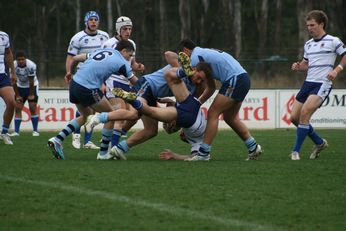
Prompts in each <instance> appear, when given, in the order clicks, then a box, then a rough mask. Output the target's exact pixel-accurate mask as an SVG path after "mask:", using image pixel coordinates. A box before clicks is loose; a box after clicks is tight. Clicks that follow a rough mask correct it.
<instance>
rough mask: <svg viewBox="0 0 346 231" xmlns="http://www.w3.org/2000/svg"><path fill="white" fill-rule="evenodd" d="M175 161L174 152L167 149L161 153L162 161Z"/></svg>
mask: <svg viewBox="0 0 346 231" xmlns="http://www.w3.org/2000/svg"><path fill="white" fill-rule="evenodd" d="M170 159H173V152H172V151H171V150H169V149H165V150H164V151H163V152H161V153H160V160H170Z"/></svg>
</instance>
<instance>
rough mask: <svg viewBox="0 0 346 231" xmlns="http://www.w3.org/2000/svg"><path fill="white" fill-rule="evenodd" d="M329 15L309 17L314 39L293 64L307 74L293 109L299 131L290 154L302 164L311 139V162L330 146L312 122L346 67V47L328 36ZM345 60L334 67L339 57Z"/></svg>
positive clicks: (307, 22) (293, 120) (322, 13)
mask: <svg viewBox="0 0 346 231" xmlns="http://www.w3.org/2000/svg"><path fill="white" fill-rule="evenodd" d="M327 23H328V17H327V15H326V14H325V13H324V12H323V11H320V10H313V11H310V12H309V13H308V14H307V17H306V26H307V29H308V32H309V34H310V35H311V37H312V39H310V40H309V41H307V42H306V43H305V46H304V57H303V60H302V61H300V62H296V63H293V64H292V70H293V71H307V77H306V80H305V81H304V84H303V85H302V87H301V88H300V91H299V92H298V94H297V95H296V98H295V101H294V103H293V106H292V112H291V121H292V123H293V124H294V125H295V126H296V127H297V132H296V142H295V145H294V147H293V150H292V152H291V154H290V157H291V159H292V160H299V159H300V156H299V152H300V149H301V146H302V144H303V143H304V140H305V138H306V137H307V136H309V137H310V138H311V139H312V141H313V142H314V143H315V146H314V149H313V151H312V153H311V154H310V159H316V158H318V157H319V155H320V153H321V151H322V150H323V149H325V148H326V147H327V146H328V143H327V141H326V140H325V139H322V138H321V137H320V136H319V135H317V133H316V132H315V131H314V128H313V127H312V125H311V124H310V118H311V116H312V115H313V114H314V113H315V111H316V110H317V109H318V108H319V107H320V106H321V105H322V103H323V102H324V100H325V99H326V98H327V97H328V95H329V93H330V91H331V90H332V82H333V80H334V79H335V78H336V77H337V75H338V74H339V73H340V72H341V71H342V70H343V69H344V67H345V66H346V46H345V45H344V44H343V43H342V41H341V40H340V39H339V38H337V37H334V36H331V35H328V34H326V31H325V30H326V27H327ZM337 55H340V56H342V59H341V61H340V63H339V64H338V65H337V66H336V67H334V63H335V59H336V56H337Z"/></svg>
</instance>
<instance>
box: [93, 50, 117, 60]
mask: <svg viewBox="0 0 346 231" xmlns="http://www.w3.org/2000/svg"><path fill="white" fill-rule="evenodd" d="M112 54H113V53H112V52H110V51H101V52H99V53H97V54H95V55H94V56H93V59H94V60H96V61H100V60H102V59H104V58H106V56H111V55H112Z"/></svg>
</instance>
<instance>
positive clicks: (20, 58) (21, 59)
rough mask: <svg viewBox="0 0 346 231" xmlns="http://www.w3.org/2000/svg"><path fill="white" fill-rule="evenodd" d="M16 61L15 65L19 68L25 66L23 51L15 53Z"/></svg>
mask: <svg viewBox="0 0 346 231" xmlns="http://www.w3.org/2000/svg"><path fill="white" fill-rule="evenodd" d="M16 60H17V65H18V66H19V67H25V66H26V55H25V53H24V51H18V52H17V53H16Z"/></svg>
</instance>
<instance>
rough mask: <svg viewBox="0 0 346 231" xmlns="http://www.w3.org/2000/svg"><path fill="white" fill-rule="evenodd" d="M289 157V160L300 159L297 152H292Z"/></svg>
mask: <svg viewBox="0 0 346 231" xmlns="http://www.w3.org/2000/svg"><path fill="white" fill-rule="evenodd" d="M290 157H291V160H300V157H299V153H298V152H292V153H291V155H290Z"/></svg>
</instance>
